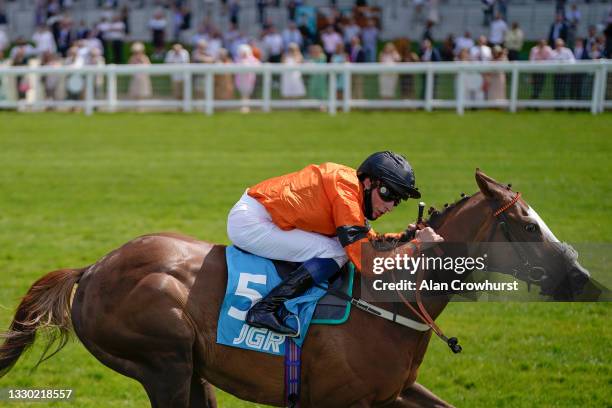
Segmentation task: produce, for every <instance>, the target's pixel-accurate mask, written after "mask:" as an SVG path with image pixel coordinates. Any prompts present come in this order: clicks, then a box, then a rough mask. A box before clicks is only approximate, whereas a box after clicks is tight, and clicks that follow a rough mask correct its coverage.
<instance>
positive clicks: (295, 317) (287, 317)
mask: <svg viewBox="0 0 612 408" xmlns="http://www.w3.org/2000/svg"><path fill="white" fill-rule="evenodd" d="M292 317H293V318H294V319H295V321H296V322H297V332H296V333H295V334H294V335H291V334H285V336H287V337H300V335H301V334H302V325H301V324H300V318H299V317H298V316H297V315H294V314H292V313H289V315H288V316H285V317H284V318H283V325H284V326H285V327H288V328H290V329H292V330H293V328H292V327H291V326H289V325H288V324H286V323H285V322H286V321H287V320H289V319H291V318H292Z"/></svg>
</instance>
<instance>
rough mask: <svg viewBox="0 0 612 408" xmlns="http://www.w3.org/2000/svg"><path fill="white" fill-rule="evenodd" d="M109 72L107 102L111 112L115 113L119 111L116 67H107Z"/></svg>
mask: <svg viewBox="0 0 612 408" xmlns="http://www.w3.org/2000/svg"><path fill="white" fill-rule="evenodd" d="M107 70H108V71H107V72H106V100H107V103H108V110H109V112H115V110H116V109H117V73H116V72H115V65H109V66H107Z"/></svg>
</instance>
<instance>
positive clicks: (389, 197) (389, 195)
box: [378, 184, 402, 205]
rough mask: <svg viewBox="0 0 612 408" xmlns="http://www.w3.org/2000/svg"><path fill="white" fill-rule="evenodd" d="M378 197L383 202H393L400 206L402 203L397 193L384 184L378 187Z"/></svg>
mask: <svg viewBox="0 0 612 408" xmlns="http://www.w3.org/2000/svg"><path fill="white" fill-rule="evenodd" d="M378 195H379V196H380V198H381V199H382V200H383V201H386V202H391V201H393V205H398V204H399V203H400V201H402V198H401V197H400V196H399V195H398V194H397V193H395V191H393V190H392V189H390V188H389V187H387V186H385V185H384V184H380V185H379V186H378Z"/></svg>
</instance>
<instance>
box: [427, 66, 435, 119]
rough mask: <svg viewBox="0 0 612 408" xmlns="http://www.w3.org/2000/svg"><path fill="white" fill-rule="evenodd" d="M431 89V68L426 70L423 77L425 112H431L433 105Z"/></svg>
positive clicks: (432, 76)
mask: <svg viewBox="0 0 612 408" xmlns="http://www.w3.org/2000/svg"><path fill="white" fill-rule="evenodd" d="M433 88H434V74H433V70H432V69H431V67H428V68H427V74H426V75H425V110H426V111H427V112H431V108H432V105H433Z"/></svg>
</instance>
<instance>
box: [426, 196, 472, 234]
mask: <svg viewBox="0 0 612 408" xmlns="http://www.w3.org/2000/svg"><path fill="white" fill-rule="evenodd" d="M472 196H473V195H467V194H465V193H461V198H459V199H458V200H457V201H455V202H454V203H451V204H448V203H446V204H444V209H443V210H442V211H440V210H437V209H436V208H435V207H429V210H427V214H429V218H428V219H427V221H425V223H426V224H427V225H428V226H430V227H432V228H433V229H434V230H435V229H438V228H439V227H440V225H442V224H443V223H444V220H445V219H446V218H447V217H448V216H449V215H450V214H451V213H452V212H453V211H454V210H455V209H457V208H459V207H460V206H461V205H463V204H464V203H465V202H467V200H469V199H470V198H472Z"/></svg>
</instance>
